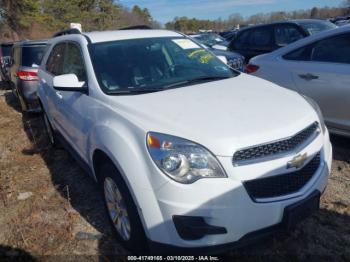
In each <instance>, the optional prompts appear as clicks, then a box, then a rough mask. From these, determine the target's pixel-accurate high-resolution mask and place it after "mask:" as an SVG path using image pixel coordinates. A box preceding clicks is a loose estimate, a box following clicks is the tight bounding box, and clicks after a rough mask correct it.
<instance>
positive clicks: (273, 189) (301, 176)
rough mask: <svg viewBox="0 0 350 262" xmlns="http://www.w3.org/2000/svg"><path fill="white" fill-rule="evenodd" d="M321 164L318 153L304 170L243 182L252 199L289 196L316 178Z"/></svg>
mask: <svg viewBox="0 0 350 262" xmlns="http://www.w3.org/2000/svg"><path fill="white" fill-rule="evenodd" d="M320 163H321V158H320V153H318V154H317V155H316V156H315V157H314V158H313V159H312V160H311V161H310V162H309V163H308V164H306V165H305V166H304V167H303V168H302V169H300V170H297V171H295V172H292V173H288V174H282V175H276V176H271V177H266V178H260V179H254V180H249V181H245V182H243V185H244V187H245V189H246V190H247V192H248V194H249V196H250V197H251V198H252V199H254V200H255V199H262V198H273V197H279V196H284V195H289V194H292V193H296V192H298V191H299V190H300V189H302V188H303V187H304V186H305V185H306V184H307V183H308V182H309V181H310V180H311V178H312V177H313V176H314V174H315V173H316V171H317V170H318V168H319V166H320Z"/></svg>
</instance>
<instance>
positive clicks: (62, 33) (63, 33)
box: [52, 28, 81, 37]
mask: <svg viewBox="0 0 350 262" xmlns="http://www.w3.org/2000/svg"><path fill="white" fill-rule="evenodd" d="M74 34H81V32H80V31H79V30H78V29H76V28H71V29H67V30H63V31H59V32H57V33H56V34H54V35H53V36H52V37H58V36H62V35H74Z"/></svg>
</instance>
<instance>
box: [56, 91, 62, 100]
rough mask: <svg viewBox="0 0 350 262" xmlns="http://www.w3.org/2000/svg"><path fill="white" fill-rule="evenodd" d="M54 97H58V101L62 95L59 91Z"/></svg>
mask: <svg viewBox="0 0 350 262" xmlns="http://www.w3.org/2000/svg"><path fill="white" fill-rule="evenodd" d="M56 96H58V98H59V99H62V98H63V96H62V94H61V93H60V92H59V91H56Z"/></svg>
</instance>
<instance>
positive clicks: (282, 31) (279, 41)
mask: <svg viewBox="0 0 350 262" xmlns="http://www.w3.org/2000/svg"><path fill="white" fill-rule="evenodd" d="M303 37H304V36H303V34H302V33H301V32H300V31H299V30H298V28H297V27H296V26H293V25H288V24H285V25H276V26H275V43H276V45H277V46H286V45H288V44H290V43H292V42H295V41H297V40H299V39H301V38H303Z"/></svg>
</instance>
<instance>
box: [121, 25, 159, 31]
mask: <svg viewBox="0 0 350 262" xmlns="http://www.w3.org/2000/svg"><path fill="white" fill-rule="evenodd" d="M136 29H152V27H150V26H148V25H135V26H128V27H124V28H120V29H118V30H136Z"/></svg>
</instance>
